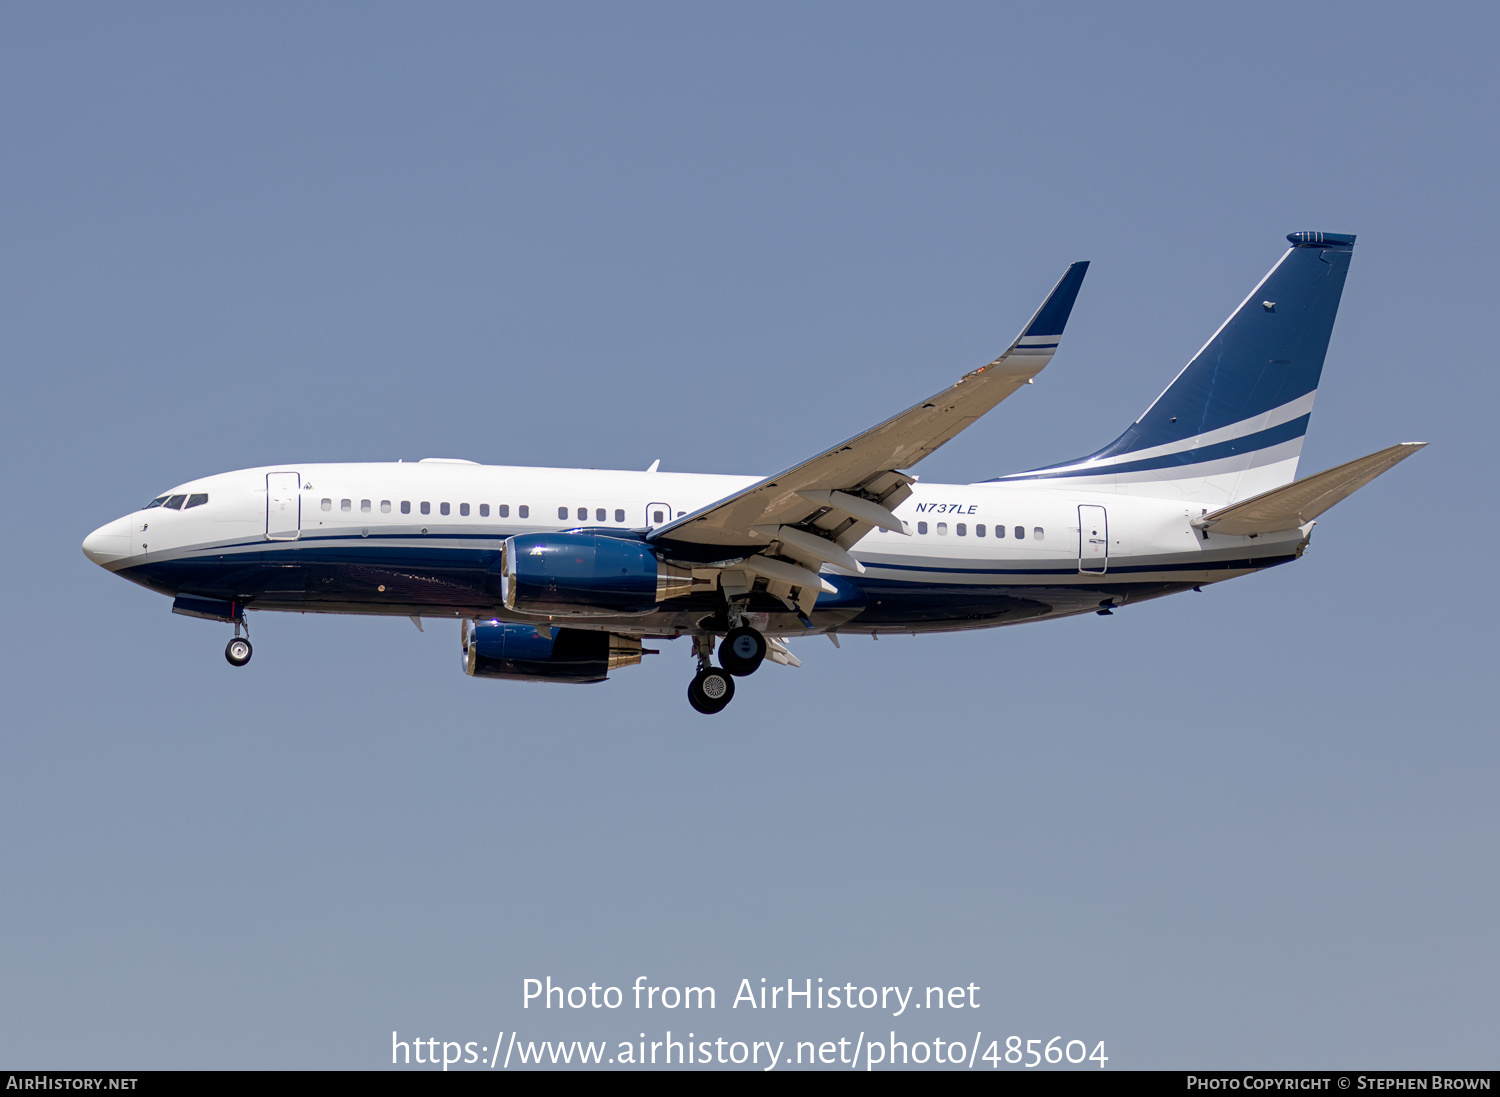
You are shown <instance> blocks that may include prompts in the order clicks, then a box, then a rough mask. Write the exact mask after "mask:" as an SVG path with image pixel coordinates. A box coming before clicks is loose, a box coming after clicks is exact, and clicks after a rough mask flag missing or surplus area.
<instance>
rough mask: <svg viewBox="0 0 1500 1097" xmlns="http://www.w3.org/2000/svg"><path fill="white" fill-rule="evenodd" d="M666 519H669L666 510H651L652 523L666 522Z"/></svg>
mask: <svg viewBox="0 0 1500 1097" xmlns="http://www.w3.org/2000/svg"><path fill="white" fill-rule="evenodd" d="M666 520H667V515H666V512H665V511H660V510H653V511H652V512H651V523H652V525H656V524H657V523H659V522H665V521H666Z"/></svg>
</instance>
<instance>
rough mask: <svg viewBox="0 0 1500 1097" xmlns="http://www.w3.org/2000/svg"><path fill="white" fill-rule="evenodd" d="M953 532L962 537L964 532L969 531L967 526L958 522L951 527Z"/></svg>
mask: <svg viewBox="0 0 1500 1097" xmlns="http://www.w3.org/2000/svg"><path fill="white" fill-rule="evenodd" d="M953 532H954V533H956V534H958V535H959V536H960V537H962V536H963V535H964V534H966V533H968V532H969V527H968V526H966V525H964V524H963V523H962V522H960V523H959V524H958V525H956V526H954V527H953Z"/></svg>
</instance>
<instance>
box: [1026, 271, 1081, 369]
mask: <svg viewBox="0 0 1500 1097" xmlns="http://www.w3.org/2000/svg"><path fill="white" fill-rule="evenodd" d="M1088 271H1089V264H1088V260H1086V259H1085V260H1083V261H1081V262H1077V263H1074V264H1073V265H1072V266H1070V267H1068V269H1067V271H1066V272H1064V274H1063V276H1062V278H1061V279H1059V280H1058V283H1057V285H1056V286H1054V287H1053V288H1052V292H1051V293H1049V294H1048V295H1047V299H1046V300H1045V301H1043V302H1042V307H1041V308H1039V309H1037V310H1036V315H1035V316H1033V317H1032V318H1031V321H1030V322H1029V323H1028V324H1027V325H1026V327H1025V328H1023V329H1022V330H1021V334H1020V336H1018V337H1017V339H1016V342H1015V352H1020V353H1023V354H1036V353H1039V352H1046V353H1049V354H1050V353H1051V352H1052V351H1055V350H1056V349H1057V341H1058V339H1060V338H1061V337H1062V333H1063V329H1064V328H1065V327H1067V326H1068V317H1069V316H1071V315H1072V313H1073V303H1074V302H1075V301H1077V300H1078V291H1079V290H1080V289H1082V288H1083V276H1084V275H1085V274H1087V273H1088Z"/></svg>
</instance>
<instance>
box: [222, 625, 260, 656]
mask: <svg viewBox="0 0 1500 1097" xmlns="http://www.w3.org/2000/svg"><path fill="white" fill-rule="evenodd" d="M240 629H244V630H245V635H243V636H241V635H240ZM253 654H255V649H254V648H252V647H251V646H250V624H249V622H248V621H246V620H245V619H244V615H243V614H241V616H240V619H239V620H237V621H235V623H234V639H233V640H231V641H229V643H228V644H226V645H224V658H225V659H228V660H229V665H230V666H232V667H242V666H244V665H245V664H246V663H248V662H249V661H250V656H251V655H253Z"/></svg>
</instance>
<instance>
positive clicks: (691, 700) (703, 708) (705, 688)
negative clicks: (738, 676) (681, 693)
mask: <svg viewBox="0 0 1500 1097" xmlns="http://www.w3.org/2000/svg"><path fill="white" fill-rule="evenodd" d="M693 648H694V652H695V654H696V655H697V656H698V673H697V674H695V675H693V680H692V681H691V682H689V683H688V704H690V705H692V706H693V708H695V709H696V710H697V711H699V712H701V713H703V714H704V715H705V716H712V715H713V714H714V713H716V712H722V711H724V706H725V705H727V704H729V702H730V701H732V700H734V679H733V678H731V677H730V676H729V674H728V672H726V671H724V670H721V669H719V668H718V667H716V666H714V665H713V663H712V662H711V661H710V660H711V658H712V656H713V650H714V638H713V637H712V636H704V635H700V636H695V637H693Z"/></svg>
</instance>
